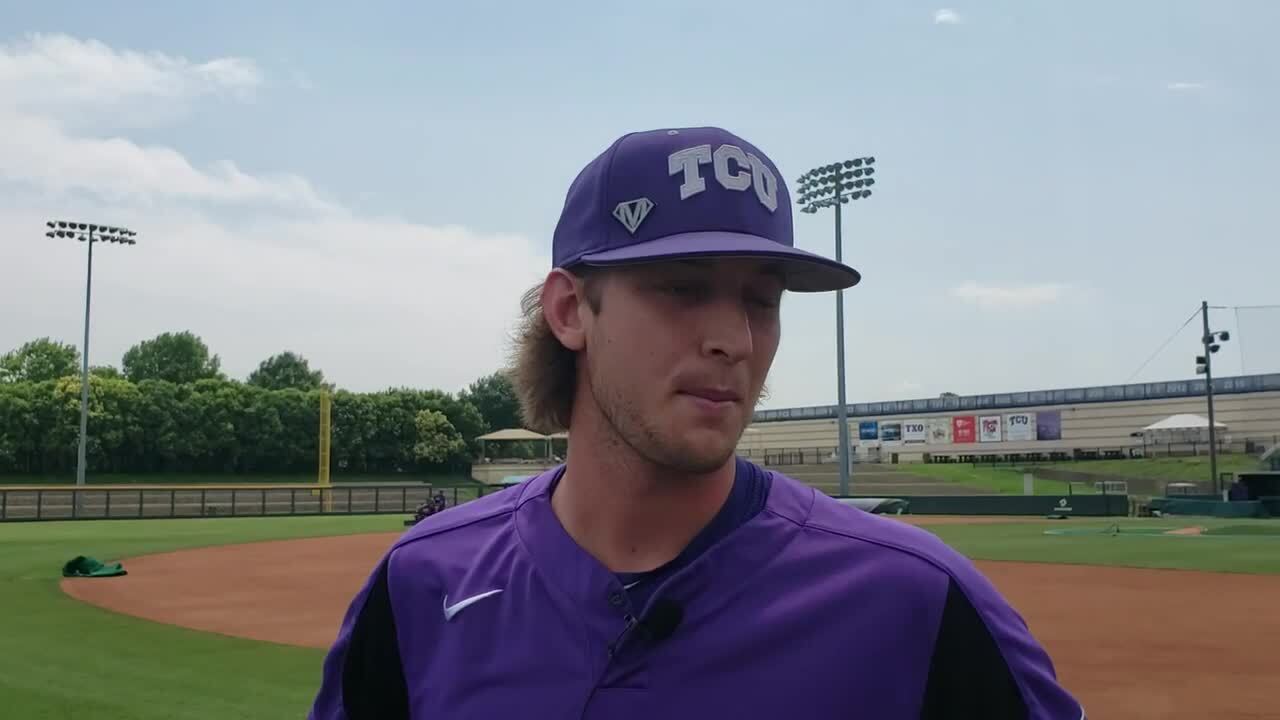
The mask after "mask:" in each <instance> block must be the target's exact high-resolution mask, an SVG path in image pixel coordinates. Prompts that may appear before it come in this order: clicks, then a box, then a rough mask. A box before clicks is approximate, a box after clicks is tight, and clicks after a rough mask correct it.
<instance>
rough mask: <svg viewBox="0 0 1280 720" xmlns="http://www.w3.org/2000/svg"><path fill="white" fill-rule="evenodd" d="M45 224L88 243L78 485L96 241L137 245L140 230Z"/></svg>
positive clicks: (79, 481)
mask: <svg viewBox="0 0 1280 720" xmlns="http://www.w3.org/2000/svg"><path fill="white" fill-rule="evenodd" d="M45 225H47V226H48V228H49V229H48V231H47V232H45V234H44V235H45V237H49V238H72V239H75V240H79V241H80V242H82V243H85V244H86V245H87V246H88V247H89V253H88V254H89V261H88V269H87V271H86V273H85V281H84V347H83V348H81V349H80V362H81V368H80V448H79V451H78V454H77V456H76V485H84V475H85V443H86V441H87V440H88V429H89V299H90V291H91V289H92V288H93V245H94V243H100V242H108V243H113V244H117V245H136V244H137V240H134V237H135V236H136V235H137V233H135V232H134V231H132V230H130V229H128V228H122V227H116V226H114V225H96V224H93V223H82V222H68V221H66V220H50V221H48V222H46V223H45Z"/></svg>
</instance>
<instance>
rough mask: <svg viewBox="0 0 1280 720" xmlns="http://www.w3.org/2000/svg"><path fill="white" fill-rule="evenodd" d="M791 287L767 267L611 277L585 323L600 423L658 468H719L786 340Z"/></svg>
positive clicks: (679, 264)
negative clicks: (784, 317)
mask: <svg viewBox="0 0 1280 720" xmlns="http://www.w3.org/2000/svg"><path fill="white" fill-rule="evenodd" d="M782 292H783V279H782V276H781V274H780V273H779V272H778V270H777V269H776V267H775V266H773V265H772V264H770V263H769V262H768V261H761V260H751V259H717V260H697V261H674V262H665V263H660V264H652V265H640V266H635V267H630V268H626V269H621V270H610V271H609V272H608V275H607V276H606V277H605V278H604V279H603V282H602V286H601V293H600V295H601V297H600V301H601V302H600V308H599V310H600V311H599V313H598V314H597V313H591V312H588V313H587V314H586V318H585V320H584V328H583V329H584V331H585V346H586V347H585V349H586V352H585V353H584V358H585V362H586V372H587V374H588V377H589V379H590V390H591V394H592V397H593V398H594V401H595V403H596V404H597V406H598V407H599V409H600V411H601V415H602V416H603V417H604V418H605V420H606V421H607V422H608V423H610V424H611V425H612V428H613V430H614V432H615V433H616V435H617V436H618V437H619V438H620V439H621V440H622V441H623V442H624V443H626V444H627V445H629V446H630V447H631V448H632V449H634V450H635V451H636V452H637V453H639V454H640V455H641V456H642V457H644V458H646V459H647V460H649V461H650V462H652V463H654V464H657V465H660V466H664V467H669V468H671V469H672V470H675V471H678V472H685V473H706V472H711V471H713V470H715V469H718V468H720V467H722V466H723V465H724V463H725V462H727V461H728V460H729V459H730V458H731V457H732V456H733V453H734V450H735V448H736V447H737V443H738V440H739V438H740V437H741V436H742V432H743V431H744V430H745V429H746V426H747V424H748V423H750V421H751V416H752V412H753V410H754V409H755V405H756V401H757V399H758V398H759V396H760V391H761V388H762V387H763V385H764V382H765V379H766V377H767V376H768V374H769V368H770V366H771V365H772V364H773V358H774V354H775V353H776V352H777V349H778V340H779V335H780V327H779V307H778V305H779V301H780V299H781V296H782Z"/></svg>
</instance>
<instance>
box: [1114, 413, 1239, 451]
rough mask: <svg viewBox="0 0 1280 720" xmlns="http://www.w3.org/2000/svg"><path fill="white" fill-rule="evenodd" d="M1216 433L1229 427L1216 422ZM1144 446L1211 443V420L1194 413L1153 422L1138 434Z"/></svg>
mask: <svg viewBox="0 0 1280 720" xmlns="http://www.w3.org/2000/svg"><path fill="white" fill-rule="evenodd" d="M1213 427H1214V430H1215V431H1219V432H1220V431H1223V430H1226V429H1227V426H1226V425H1225V424H1224V423H1222V422H1220V421H1217V420H1215V421H1214V423H1213ZM1135 434H1137V435H1139V436H1141V437H1142V442H1143V444H1150V445H1168V444H1200V443H1207V442H1209V419H1208V418H1206V417H1204V416H1202V415H1195V414H1192V413H1178V414H1177V415H1170V416H1169V417H1167V418H1165V419H1163V420H1159V421H1157V422H1153V423H1151V424H1150V425H1148V426H1146V427H1144V428H1142V430H1141V431H1140V432H1138V433H1135Z"/></svg>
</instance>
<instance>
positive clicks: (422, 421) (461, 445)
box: [413, 410, 467, 465]
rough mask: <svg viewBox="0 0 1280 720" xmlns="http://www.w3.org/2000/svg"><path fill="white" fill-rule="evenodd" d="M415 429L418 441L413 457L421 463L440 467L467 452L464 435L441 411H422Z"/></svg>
mask: <svg viewBox="0 0 1280 720" xmlns="http://www.w3.org/2000/svg"><path fill="white" fill-rule="evenodd" d="M414 428H415V430H416V431H417V441H416V442H415V443H414V444H413V455H414V457H415V458H416V459H417V460H418V461H420V462H424V463H429V464H432V465H440V464H443V463H446V462H449V461H450V460H454V459H456V458H457V457H458V456H459V455H461V454H463V453H465V452H466V449H467V444H466V443H465V442H464V441H463V439H462V435H460V434H459V433H458V430H457V428H455V427H454V426H453V425H452V424H451V423H450V422H449V418H447V417H445V415H444V413H442V412H440V411H439V410H422V411H420V412H419V413H418V414H417V416H416V417H415V418H414Z"/></svg>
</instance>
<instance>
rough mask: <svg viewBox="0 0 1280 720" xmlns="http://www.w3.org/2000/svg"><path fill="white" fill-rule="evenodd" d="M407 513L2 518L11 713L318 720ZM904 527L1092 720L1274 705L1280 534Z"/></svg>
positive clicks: (0, 654)
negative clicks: (360, 599)
mask: <svg viewBox="0 0 1280 720" xmlns="http://www.w3.org/2000/svg"><path fill="white" fill-rule="evenodd" d="M402 519H403V518H402V517H401V516H398V515H395V516H386V515H383V516H343V517H292V518H220V519H207V520H202V519H194V520H143V521H81V522H45V523H14V524H4V525H0V698H3V701H4V710H3V714H4V715H5V716H6V717H21V718H28V719H34V718H95V719H99V720H112V719H119V720H125V719H128V720H144V719H147V718H155V719H157V720H159V719H160V718H164V719H166V720H171V719H190V720H196V719H205V718H208V719H210V720H213V719H214V718H217V719H218V720H222V719H223V718H263V719H264V720H265V719H267V718H270V719H272V720H275V719H277V718H284V717H302V716H303V715H304V714H305V711H306V708H307V706H308V704H309V702H310V699H311V696H312V693H313V692H314V690H315V687H316V683H317V680H318V679H319V669H320V663H321V660H322V658H323V652H324V651H323V648H324V646H325V645H326V644H327V643H328V642H329V640H330V639H331V638H332V636H333V634H334V632H335V631H336V628H337V624H338V622H339V620H340V617H341V613H342V611H343V610H344V609H345V604H346V601H347V600H348V599H349V598H350V596H351V594H352V593H353V592H354V591H355V589H356V587H357V586H358V585H359V583H360V582H361V580H363V577H364V574H365V573H366V572H367V571H368V570H369V569H370V567H371V565H372V563H373V561H374V560H375V559H376V558H377V556H378V555H379V554H380V553H381V552H382V551H383V549H385V548H386V547H387V545H388V544H389V543H390V542H391V540H392V539H393V538H394V537H395V536H396V534H398V533H399V532H401V531H403V526H402V525H401V521H402ZM901 520H902V521H906V522H917V523H920V524H923V525H925V526H926V527H927V528H928V529H929V530H931V531H933V532H935V533H937V534H938V535H939V536H941V537H942V538H943V539H944V540H946V541H947V542H948V543H950V544H951V545H953V546H954V547H956V548H957V549H959V550H960V551H961V552H963V553H965V554H967V555H968V556H970V557H972V558H974V559H975V560H977V561H978V563H979V565H980V567H981V568H982V569H983V570H984V571H985V572H986V573H987V574H988V576H989V577H990V578H991V579H992V580H993V581H994V582H995V584H996V585H997V586H998V587H999V588H1000V589H1001V590H1002V591H1004V592H1005V594H1006V595H1007V596H1008V597H1009V598H1010V600H1011V601H1012V602H1013V603H1014V605H1015V606H1016V607H1017V608H1018V609H1019V610H1020V611H1021V612H1022V614H1023V615H1024V617H1025V618H1026V620H1027V622H1028V623H1029V624H1030V626H1031V628H1032V630H1033V632H1035V634H1036V635H1037V636H1038V637H1039V638H1040V639H1041V640H1042V641H1043V642H1044V644H1045V645H1046V646H1047V647H1048V649H1049V651H1050V652H1051V654H1052V655H1053V656H1054V658H1055V660H1056V663H1057V666H1058V671H1059V674H1060V676H1061V677H1062V678H1063V681H1064V682H1065V684H1066V685H1067V686H1068V687H1069V688H1071V689H1072V690H1073V691H1074V692H1075V693H1076V694H1077V695H1078V696H1079V697H1080V698H1081V699H1082V701H1083V702H1084V704H1085V706H1086V708H1087V709H1088V711H1089V717H1090V718H1095V719H1096V718H1102V719H1105V718H1125V719H1135V718H1152V719H1154V718H1161V719H1164V720H1177V719H1180V718H1186V719H1188V720H1190V719H1191V718H1197V719H1199V718H1205V717H1213V718H1216V719H1219V720H1233V719H1236V720H1240V719H1243V718H1260V717H1264V716H1267V715H1268V713H1271V712H1274V710H1275V707H1276V703H1275V695H1274V688H1269V687H1268V686H1269V685H1274V678H1275V672H1274V671H1275V668H1276V662H1277V657H1280V655H1278V653H1280V624H1278V623H1276V622H1275V621H1274V620H1273V619H1270V618H1274V612H1275V608H1276V607H1278V606H1280V524H1278V523H1275V522H1274V521H1265V520H1253V521H1241V520H1209V519H1199V518H1178V519H1172V518H1163V519H1136V518H1120V519H1108V520H1084V519H1073V520H1042V519H1038V518H1026V519H1021V518H1019V519H1010V518H1003V519H1000V520H999V521H997V520H995V519H983V518H955V517H935V518H930V517H927V516H919V517H915V518H912V517H908V516H904V517H903V518H901ZM1269 523H1270V524H1269ZM78 555H87V556H92V557H95V558H98V559H100V560H103V561H117V560H118V561H122V562H123V563H124V565H125V569H126V570H127V571H128V573H129V574H128V575H126V576H122V577H111V578H91V579H90V578H77V579H72V580H65V579H63V578H61V576H60V571H61V568H62V565H63V564H64V563H65V562H66V561H67V560H69V559H71V558H74V557H76V556H78ZM849 611H850V612H857V608H856V607H850V608H849ZM855 641H856V640H855V639H853V638H851V639H850V642H851V643H853V642H855Z"/></svg>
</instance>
